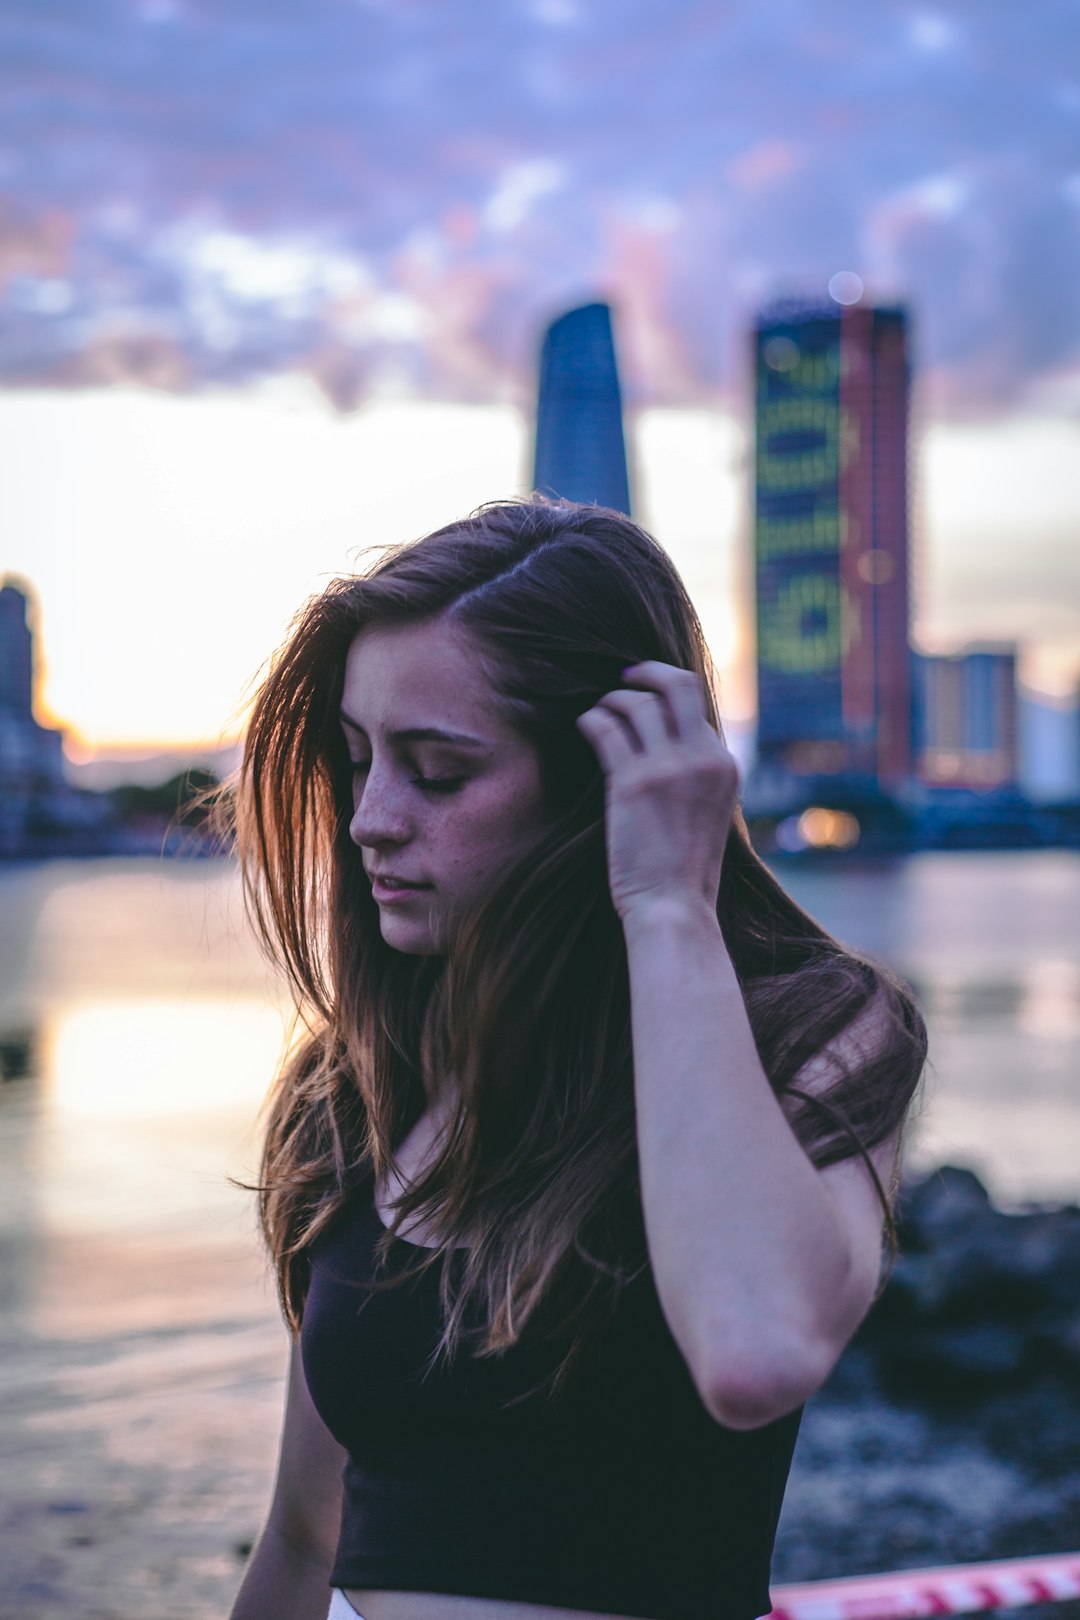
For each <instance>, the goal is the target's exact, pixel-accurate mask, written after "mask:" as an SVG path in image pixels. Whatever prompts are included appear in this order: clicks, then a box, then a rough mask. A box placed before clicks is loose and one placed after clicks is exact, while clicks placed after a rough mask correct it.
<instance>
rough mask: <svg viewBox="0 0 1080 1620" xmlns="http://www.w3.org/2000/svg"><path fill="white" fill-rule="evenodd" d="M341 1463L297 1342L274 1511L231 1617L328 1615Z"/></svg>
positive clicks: (297, 1619) (288, 1619)
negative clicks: (314, 1398)
mask: <svg viewBox="0 0 1080 1620" xmlns="http://www.w3.org/2000/svg"><path fill="white" fill-rule="evenodd" d="M344 1462H345V1452H344V1450H343V1449H342V1447H341V1446H339V1445H338V1443H337V1441H336V1440H335V1439H334V1437H333V1436H332V1435H331V1434H330V1432H329V1430H328V1429H327V1427H326V1425H325V1424H324V1423H323V1421H322V1419H321V1418H320V1417H319V1414H318V1413H317V1412H316V1410H315V1407H314V1406H313V1404H312V1400H311V1396H310V1395H309V1393H308V1387H307V1381H306V1379H305V1378H304V1369H303V1366H302V1364H301V1361H300V1347H299V1345H298V1344H297V1342H296V1341H295V1340H294V1341H293V1347H292V1354H291V1357H290V1360H289V1377H288V1385H287V1392H286V1398H285V1421H284V1424H283V1427H282V1434H281V1451H280V1455H279V1457H278V1470H277V1478H276V1479H275V1481H274V1494H273V1498H272V1500H271V1503H270V1512H269V1514H268V1515H267V1520H266V1524H265V1526H264V1528H263V1532H262V1535H261V1536H260V1537H259V1540H258V1542H257V1544H256V1547H255V1551H254V1552H253V1553H252V1555H251V1562H250V1563H249V1564H248V1567H247V1573H246V1574H245V1576H244V1580H243V1583H242V1585H241V1587H240V1590H239V1592H238V1593H237V1596H236V1602H235V1603H234V1604H233V1607H232V1611H231V1614H230V1620H326V1611H327V1609H328V1608H329V1606H330V1586H329V1577H330V1566H331V1564H332V1563H333V1559H334V1550H335V1548H336V1546H337V1536H338V1527H339V1524H340V1520H341V1492H342V1485H341V1470H342V1467H343V1465H344Z"/></svg>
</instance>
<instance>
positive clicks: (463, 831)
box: [439, 784, 544, 876]
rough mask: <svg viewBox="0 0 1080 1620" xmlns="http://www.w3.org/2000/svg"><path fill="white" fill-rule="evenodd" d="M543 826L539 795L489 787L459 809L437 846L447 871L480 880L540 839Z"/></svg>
mask: <svg viewBox="0 0 1080 1620" xmlns="http://www.w3.org/2000/svg"><path fill="white" fill-rule="evenodd" d="M543 825H544V816H543V805H542V801H541V799H540V797H539V794H538V793H526V794H523V793H521V792H520V791H518V792H517V793H514V794H510V793H508V792H507V791H506V789H505V788H501V789H497V788H496V787H495V785H494V784H492V787H491V789H490V790H488V791H487V792H484V793H482V794H481V793H478V794H477V795H476V796H475V797H474V798H473V799H472V802H471V803H470V804H469V805H468V806H466V805H464V804H463V805H462V807H461V812H460V814H456V815H455V816H454V818H453V820H452V822H447V823H446V824H445V826H444V827H443V829H442V836H440V838H439V843H440V845H441V847H442V850H443V853H444V855H445V857H446V861H447V866H448V868H450V869H451V870H452V869H455V868H456V869H457V870H458V871H460V872H461V873H463V874H468V875H469V876H479V875H482V874H483V873H485V872H490V870H491V868H492V866H493V865H496V864H498V863H500V862H501V861H504V860H508V859H510V858H511V857H512V856H514V855H516V854H518V853H520V851H521V850H522V849H523V848H525V847H526V846H527V845H528V844H529V843H530V842H532V841H533V840H534V839H535V838H536V837H537V836H538V835H539V833H540V832H541V831H542V828H543Z"/></svg>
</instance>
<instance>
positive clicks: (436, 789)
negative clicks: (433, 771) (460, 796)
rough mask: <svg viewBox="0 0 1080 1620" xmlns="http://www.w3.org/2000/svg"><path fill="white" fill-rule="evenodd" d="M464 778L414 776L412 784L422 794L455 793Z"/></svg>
mask: <svg viewBox="0 0 1080 1620" xmlns="http://www.w3.org/2000/svg"><path fill="white" fill-rule="evenodd" d="M464 780H465V778H464V777H463V776H414V777H413V782H414V783H415V784H416V786H417V787H418V788H420V789H422V791H423V792H424V793H456V792H457V790H458V788H459V787H461V785H462V783H463V782H464Z"/></svg>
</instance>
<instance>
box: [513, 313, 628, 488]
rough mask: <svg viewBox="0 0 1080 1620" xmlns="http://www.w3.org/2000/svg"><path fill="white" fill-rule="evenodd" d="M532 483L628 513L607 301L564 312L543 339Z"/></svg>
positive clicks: (620, 418) (619, 397)
mask: <svg viewBox="0 0 1080 1620" xmlns="http://www.w3.org/2000/svg"><path fill="white" fill-rule="evenodd" d="M533 488H534V489H537V490H539V491H540V492H541V494H544V495H561V496H562V497H563V499H564V500H568V501H586V502H591V503H595V504H597V505H599V506H610V507H614V508H615V510H616V511H619V512H627V513H629V511H630V487H629V479H628V477H627V471H626V446H625V443H624V440H623V420H622V396H621V392H620V389H619V373H618V369H617V367H616V363H615V343H614V339H613V337H612V332H611V312H610V310H609V309H608V306H607V305H606V304H585V305H584V306H583V307H582V308H580V309H572V310H569V311H568V312H567V313H566V314H565V315H562V316H560V317H559V319H558V320H557V321H554V322H553V323H552V325H551V326H550V327H549V328H548V330H547V333H546V335H545V337H544V346H543V350H542V352H541V356H540V398H539V402H538V405H537V412H536V462H535V468H534V472H533Z"/></svg>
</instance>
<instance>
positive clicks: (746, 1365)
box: [698, 1348, 835, 1429]
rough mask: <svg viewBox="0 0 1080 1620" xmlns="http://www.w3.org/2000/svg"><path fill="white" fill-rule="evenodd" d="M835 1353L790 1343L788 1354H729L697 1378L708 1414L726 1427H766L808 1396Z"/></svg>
mask: <svg viewBox="0 0 1080 1620" xmlns="http://www.w3.org/2000/svg"><path fill="white" fill-rule="evenodd" d="M834 1361H835V1357H829V1356H826V1355H820V1356H814V1355H811V1354H808V1353H807V1351H806V1350H805V1348H801V1349H795V1348H792V1349H791V1350H790V1351H789V1353H788V1354H786V1355H785V1354H776V1353H774V1352H773V1351H770V1354H769V1356H768V1357H767V1358H766V1357H762V1356H758V1357H756V1358H749V1359H747V1360H744V1361H741V1362H739V1361H736V1360H735V1359H734V1358H728V1359H727V1361H726V1363H725V1366H724V1367H723V1369H722V1370H721V1371H719V1372H716V1373H714V1374H713V1376H711V1377H709V1378H707V1379H704V1380H702V1381H701V1382H699V1384H698V1393H699V1394H700V1396H701V1399H702V1402H703V1404H704V1406H705V1409H706V1411H707V1412H708V1413H709V1416H710V1417H712V1418H713V1419H714V1420H715V1421H716V1422H717V1423H719V1424H721V1425H722V1426H723V1427H724V1428H725V1429H762V1428H764V1427H765V1426H766V1424H769V1423H775V1422H776V1421H777V1420H778V1419H779V1418H782V1417H787V1415H788V1413H789V1412H794V1411H795V1410H796V1408H797V1407H800V1406H802V1405H803V1404H804V1403H805V1402H806V1401H808V1400H809V1399H810V1397H811V1395H813V1394H814V1393H815V1391H817V1390H818V1389H820V1388H821V1385H822V1384H823V1383H824V1382H825V1380H826V1378H827V1377H828V1376H829V1373H830V1372H831V1371H832V1367H833V1363H834Z"/></svg>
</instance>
